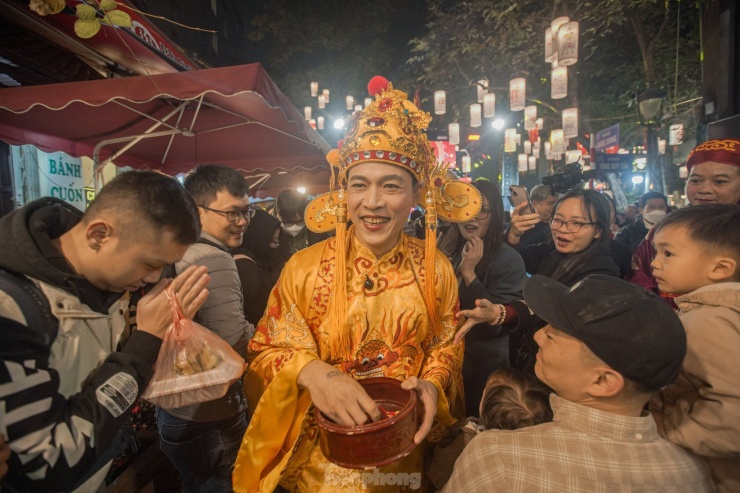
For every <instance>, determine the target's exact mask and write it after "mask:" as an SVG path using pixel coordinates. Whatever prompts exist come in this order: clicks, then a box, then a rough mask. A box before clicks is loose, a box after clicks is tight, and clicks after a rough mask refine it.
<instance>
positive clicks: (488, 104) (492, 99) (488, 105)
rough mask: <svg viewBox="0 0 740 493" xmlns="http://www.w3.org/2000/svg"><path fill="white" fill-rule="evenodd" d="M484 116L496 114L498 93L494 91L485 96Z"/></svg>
mask: <svg viewBox="0 0 740 493" xmlns="http://www.w3.org/2000/svg"><path fill="white" fill-rule="evenodd" d="M483 116H485V117H486V118H493V117H494V116H496V95H495V94H494V93H492V92H489V93H488V94H486V95H485V96H483Z"/></svg>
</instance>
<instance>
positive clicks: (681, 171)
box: [678, 166, 689, 178]
mask: <svg viewBox="0 0 740 493" xmlns="http://www.w3.org/2000/svg"><path fill="white" fill-rule="evenodd" d="M678 177H679V178H688V177H689V169H688V168H687V167H686V166H681V167H680V168H678Z"/></svg>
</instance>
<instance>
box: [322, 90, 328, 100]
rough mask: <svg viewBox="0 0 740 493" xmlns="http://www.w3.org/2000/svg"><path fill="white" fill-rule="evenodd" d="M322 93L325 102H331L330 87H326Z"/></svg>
mask: <svg viewBox="0 0 740 493" xmlns="http://www.w3.org/2000/svg"><path fill="white" fill-rule="evenodd" d="M322 94H323V95H324V102H325V103H326V104H329V89H324V91H323V92H322Z"/></svg>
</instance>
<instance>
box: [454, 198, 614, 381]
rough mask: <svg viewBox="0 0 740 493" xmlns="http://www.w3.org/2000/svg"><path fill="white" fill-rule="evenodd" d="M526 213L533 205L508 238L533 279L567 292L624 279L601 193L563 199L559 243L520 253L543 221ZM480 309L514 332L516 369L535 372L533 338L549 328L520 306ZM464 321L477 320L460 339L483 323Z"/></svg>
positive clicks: (516, 219)
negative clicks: (592, 279)
mask: <svg viewBox="0 0 740 493" xmlns="http://www.w3.org/2000/svg"><path fill="white" fill-rule="evenodd" d="M525 207H527V204H526V203H523V204H520V205H518V206H517V207H516V208H515V209H514V212H513V213H512V215H511V229H510V231H509V233H508V235H507V237H506V238H507V242H508V243H509V244H510V245H512V246H513V247H514V248H517V251H518V252H519V254H520V255H521V256H522V259H523V260H524V265H525V267H526V269H527V272H528V273H530V274H541V275H545V276H547V277H550V278H552V279H555V280H556V281H558V282H561V283H563V284H565V285H566V286H573V285H574V284H575V283H577V282H578V281H580V280H582V279H584V278H585V277H586V276H589V275H591V274H605V275H610V276H614V277H619V269H618V268H617V266H616V265H615V264H614V261H613V260H612V258H611V255H610V251H609V233H608V232H609V206H608V205H607V203H606V201H605V200H604V199H603V198H602V197H601V196H600V194H599V193H598V192H595V191H593V190H571V191H570V192H568V193H566V194H565V195H563V197H562V198H561V199H560V200H559V201H558V202H557V204H555V209H554V214H553V217H552V218H551V219H550V231H551V234H552V239H553V241H552V242H547V243H540V244H537V245H528V246H525V247H521V248H519V246H518V244H519V238H521V236H522V234H523V233H524V232H525V231H527V230H529V229H531V228H533V227H534V225H535V224H537V223H538V222H539V220H540V217H539V215H537V214H526V213H525V214H520V211H522V209H524V208H525ZM476 306H477V307H479V308H481V309H484V310H494V311H495V314H496V315H497V318H496V319H494V320H503V324H504V325H505V326H508V327H505V328H506V329H509V330H510V331H511V338H510V344H511V347H510V351H511V364H512V366H513V367H515V368H519V369H523V370H525V371H532V369H533V367H534V356H535V355H536V353H537V346H536V344H534V341H533V339H532V336H533V334H534V333H535V332H536V331H537V330H538V329H539V328H541V327H542V326H544V325H545V323H544V322H543V321H542V320H541V319H540V318H539V317H537V316H535V315H533V314H532V313H530V312H529V309H528V308H527V307H526V305H524V303H523V302H520V301H519V302H512V303H508V304H503V303H501V304H498V305H497V304H492V303H491V302H489V301H488V300H484V299H480V300H478V301H476ZM462 315H464V316H471V315H472V316H473V317H474V318H473V319H472V320H471V321H470V323H468V322H466V323H465V324H463V326H462V327H461V328H460V330H459V331H458V333H457V338H458V339H459V338H461V337H463V336H465V334H466V333H467V331H468V330H469V329H470V327H471V326H472V325H471V324H472V323H473V322H475V321H476V320H477V317H476V314H475V313H473V312H472V311H468V312H467V313H465V312H463V313H462Z"/></svg>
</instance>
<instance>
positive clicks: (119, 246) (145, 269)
mask: <svg viewBox="0 0 740 493" xmlns="http://www.w3.org/2000/svg"><path fill="white" fill-rule="evenodd" d="M132 236H133V237H132ZM124 238H125V239H124ZM188 246H189V245H182V244H180V243H178V242H176V241H175V240H174V239H173V236H172V234H171V233H169V232H163V233H162V234H159V235H154V234H152V235H148V234H140V235H135V233H131V232H128V234H126V232H124V231H121V232H116V230H115V228H114V232H113V234H111V235H109V236H107V237H106V238H105V239H104V240H103V241H101V242H100V244H99V246H98V248H96V249H95V250H94V251H93V252H90V253H88V261H87V262H86V263H85V265H86V267H85V272H82V274H83V275H84V276H85V277H86V278H87V279H88V280H89V281H90V282H91V283H92V284H93V285H94V286H95V287H97V288H98V289H101V290H103V291H112V292H115V293H118V292H121V291H136V290H137V289H139V288H142V287H144V286H145V285H146V284H147V283H156V282H157V281H158V280H159V276H160V275H161V274H162V269H163V268H164V267H165V266H166V265H169V264H174V263H175V262H177V261H179V260H180V259H181V258H182V256H183V255H184V254H185V251H186V250H187V249H188Z"/></svg>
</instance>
